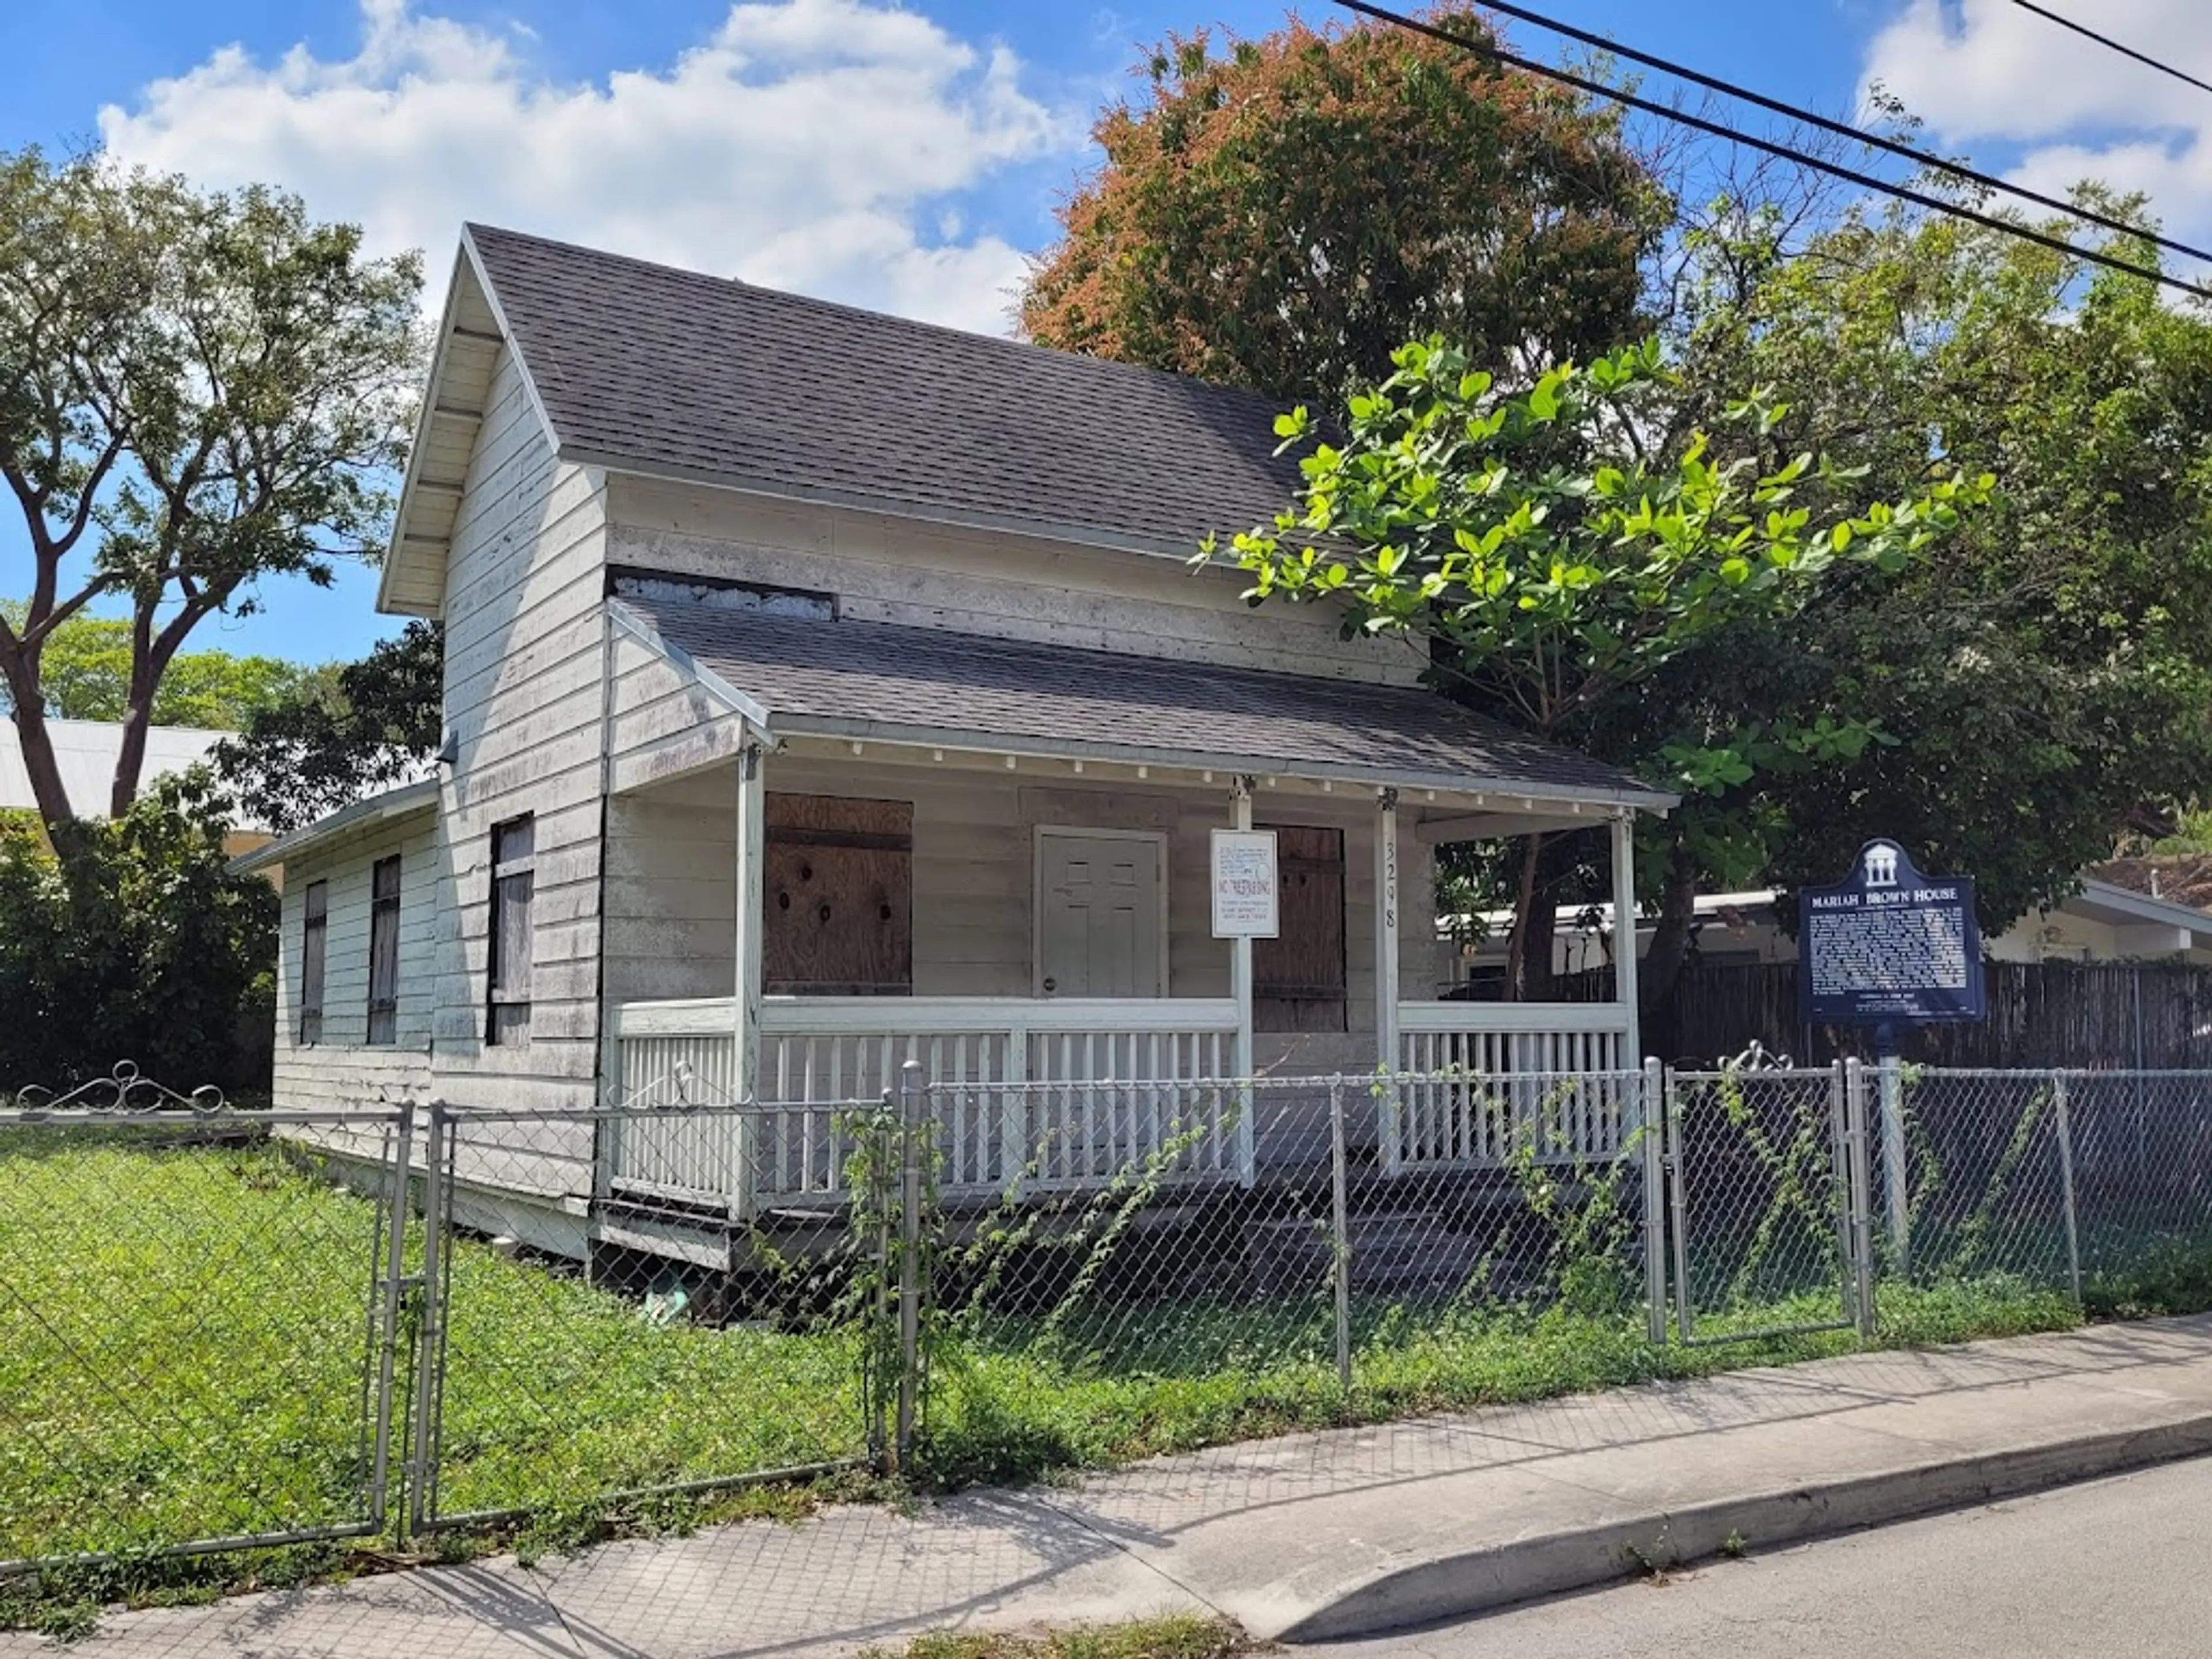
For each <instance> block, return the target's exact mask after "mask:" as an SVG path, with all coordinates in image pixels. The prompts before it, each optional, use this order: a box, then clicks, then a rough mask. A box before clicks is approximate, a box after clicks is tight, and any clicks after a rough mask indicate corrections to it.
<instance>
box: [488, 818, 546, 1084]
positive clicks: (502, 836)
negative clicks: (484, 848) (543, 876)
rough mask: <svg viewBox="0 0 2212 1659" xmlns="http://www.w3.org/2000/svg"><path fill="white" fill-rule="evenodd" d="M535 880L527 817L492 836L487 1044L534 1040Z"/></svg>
mask: <svg viewBox="0 0 2212 1659" xmlns="http://www.w3.org/2000/svg"><path fill="white" fill-rule="evenodd" d="M536 880H537V836H536V829H535V827H534V825H533V823H532V819H531V818H530V817H528V816H524V817H519V818H509V819H508V820H507V822H506V823H497V824H494V825H493V826H492V831H491V940H490V962H489V969H488V971H487V973H486V975H485V977H486V979H487V981H489V989H488V992H487V1003H488V1007H487V1010H486V1016H485V1021H484V1041H485V1042H488V1043H492V1044H495V1045H498V1046H502V1047H506V1046H514V1047H520V1046H523V1045H526V1044H527V1043H528V1042H529V1041H530V947H531V925H530V908H531V907H530V900H531V893H532V889H533V888H534V887H535V885H536Z"/></svg>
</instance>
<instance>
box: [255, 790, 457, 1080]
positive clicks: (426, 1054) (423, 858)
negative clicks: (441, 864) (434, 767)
mask: <svg viewBox="0 0 2212 1659" xmlns="http://www.w3.org/2000/svg"><path fill="white" fill-rule="evenodd" d="M395 853H396V854H398V855H399V982H398V1010H397V1018H396V1020H395V1023H394V1024H395V1029H394V1036H393V1041H392V1042H388V1043H375V1044H372V1043H370V1042H368V940H369V902H370V897H371V895H370V891H369V884H370V871H371V867H372V866H374V864H375V863H376V861H377V860H379V859H384V858H389V857H391V856H392V854H395ZM315 882H324V883H326V884H327V887H326V892H327V895H328V897H329V902H330V908H329V913H328V915H329V920H328V923H327V927H326V931H325V934H324V940H323V1036H322V1040H321V1041H320V1042H316V1043H313V1044H302V1043H301V1041H300V981H301V971H302V969H303V968H304V966H305V962H304V958H303V955H302V950H301V941H302V938H303V935H304V932H305V925H306V907H307V889H308V887H309V885H310V884H313V883H315ZM437 910H438V835H437V825H436V822H435V817H434V816H433V814H432V812H431V811H430V810H429V808H428V806H427V805H426V806H425V807H424V808H423V810H422V811H420V812H416V813H414V814H411V815H410V816H408V817H404V818H396V819H392V820H391V821H389V822H387V823H380V824H376V825H374V826H370V827H368V828H365V829H362V830H361V831H360V832H359V833H357V834H356V835H353V836H345V837H343V838H340V839H337V840H334V841H331V842H326V843H324V844H323V845H320V846H318V847H315V848H311V849H309V850H308V851H307V853H305V854H302V855H301V857H300V858H298V859H297V860H294V861H292V862H290V863H289V864H288V865H287V866H285V872H284V897H283V911H282V916H283V934H282V949H281V950H280V951H279V954H278V972H277V976H276V1089H275V1092H276V1104H277V1105H279V1106H280V1107H283V1108H285V1109H289V1110H296V1111H325V1110H336V1109H345V1108H349V1107H359V1106H362V1105H374V1104H375V1103H377V1101H378V1099H379V1097H380V1091H382V1095H383V1097H385V1098H389V1099H395V1100H396V1099H397V1098H398V1097H400V1096H401V1095H403V1094H405V1093H409V1092H410V1091H411V1092H413V1093H416V1094H417V1095H419V1094H421V1093H422V1092H424V1091H428V1088H429V1086H430V1032H431V1025H432V1018H433V1014H434V1003H435V986H434V984H433V981H432V980H431V977H430V976H429V975H428V974H427V973H425V972H423V971H422V966H423V965H424V964H426V963H428V959H429V956H430V951H431V948H432V940H433V937H434V935H435V932H436V927H437Z"/></svg>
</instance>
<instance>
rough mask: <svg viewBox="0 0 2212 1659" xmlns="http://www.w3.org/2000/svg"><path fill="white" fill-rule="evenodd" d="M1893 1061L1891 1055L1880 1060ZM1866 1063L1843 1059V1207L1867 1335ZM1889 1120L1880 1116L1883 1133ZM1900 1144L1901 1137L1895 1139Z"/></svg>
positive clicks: (1871, 1322) (1870, 1189)
mask: <svg viewBox="0 0 2212 1659" xmlns="http://www.w3.org/2000/svg"><path fill="white" fill-rule="evenodd" d="M1885 1063H1886V1064H1887V1065H1892V1066H1893V1065H1894V1064H1895V1063H1896V1061H1895V1060H1894V1058H1892V1059H1891V1060H1888V1061H1887V1062H1885ZM1866 1097H1867V1089H1866V1063H1865V1062H1864V1061H1863V1060H1857V1059H1852V1060H1845V1061H1844V1182H1845V1188H1844V1190H1845V1192H1846V1193H1847V1194H1848V1199H1847V1207H1848V1208H1849V1210H1850V1241H1851V1249H1850V1255H1851V1285H1852V1300H1853V1302H1854V1303H1856V1304H1857V1314H1858V1324H1859V1334H1860V1335H1861V1336H1863V1337H1867V1338H1869V1339H1870V1338H1872V1337H1873V1336H1874V1334H1875V1324H1876V1320H1875V1299H1874V1169H1873V1165H1874V1145H1873V1139H1872V1137H1871V1136H1870V1135H1869V1133H1867V1109H1866ZM1887 1127H1888V1120H1887V1117H1885V1119H1884V1124H1883V1129H1884V1134H1885V1138H1886V1137H1887ZM1899 1144H1900V1145H1902V1140H1901V1139H1900V1142H1899ZM1890 1168H1891V1170H1892V1172H1893V1180H1892V1185H1893V1187H1896V1188H1902V1187H1903V1185H1904V1180H1903V1177H1902V1176H1901V1174H1898V1173H1897V1172H1898V1171H1900V1170H1902V1168H1903V1158H1902V1155H1901V1154H1900V1156H1899V1161H1898V1162H1897V1163H1894V1164H1891V1166H1890Z"/></svg>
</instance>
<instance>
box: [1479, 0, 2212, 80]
mask: <svg viewBox="0 0 2212 1659" xmlns="http://www.w3.org/2000/svg"><path fill="white" fill-rule="evenodd" d="M2012 3H2013V4H2015V6H2018V7H2019V8H2020V9H2021V10H2022V11H2032V12H2033V13H2034V14H2035V15H2037V16H2038V17H2041V18H2045V19H2047V20H2048V21H2051V22H2053V23H2056V24H2057V25H2058V27H2060V28H2062V29H2071V30H2073V31H2074V33H2076V34H2078V35H2081V37H2083V38H2084V39H2085V40H2094V41H2095V42H2096V43H2097V44H2098V45H2099V46H2109V47H2110V48H2111V49H2112V51H2114V52H2118V53H2119V54H2120V56H2121V57H2123V58H2134V59H2135V60H2136V62H2137V63H2138V64H2148V65H2149V66H2150V67H2151V68H2152V69H2154V70H2157V71H2158V72H2159V73H2160V75H2171V76H2172V77H2173V78H2174V79H2175V80H2177V81H2185V82H2188V83H2189V84H2190V85H2191V86H2192V87H2195V88H2197V89H2198V90H2199V91H2203V92H2212V81H2200V80H2198V79H2197V77H2196V76H2193V75H2191V73H2190V72H2189V71H2188V70H2184V69H2176V68H2174V66H2173V65H2172V64H2167V63H2163V62H2161V61H2160V60H2159V59H2158V58H2154V57H2152V56H2151V55H2150V54H2149V53H2148V52H2137V51H2136V49H2135V48H2134V47H2133V46H2122V45H2121V44H2120V43H2119V42H2118V40H2113V39H2112V36H2110V35H2109V34H2100V33H2097V31H2096V30H2094V29H2093V28H2091V27H2089V26H2088V25H2087V23H2077V22H2075V21H2074V20H2073V19H2072V18H2070V17H2061V16H2060V15H2058V14H2057V12H2055V11H2052V10H2051V9H2049V8H2048V7H2045V6H2039V5H2037V4H2036V3H2035V0H2012ZM1497 9H1498V10H1500V11H1503V10H1504V9H1505V8H1504V7H1503V6H1500V7H1498V8H1497Z"/></svg>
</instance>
